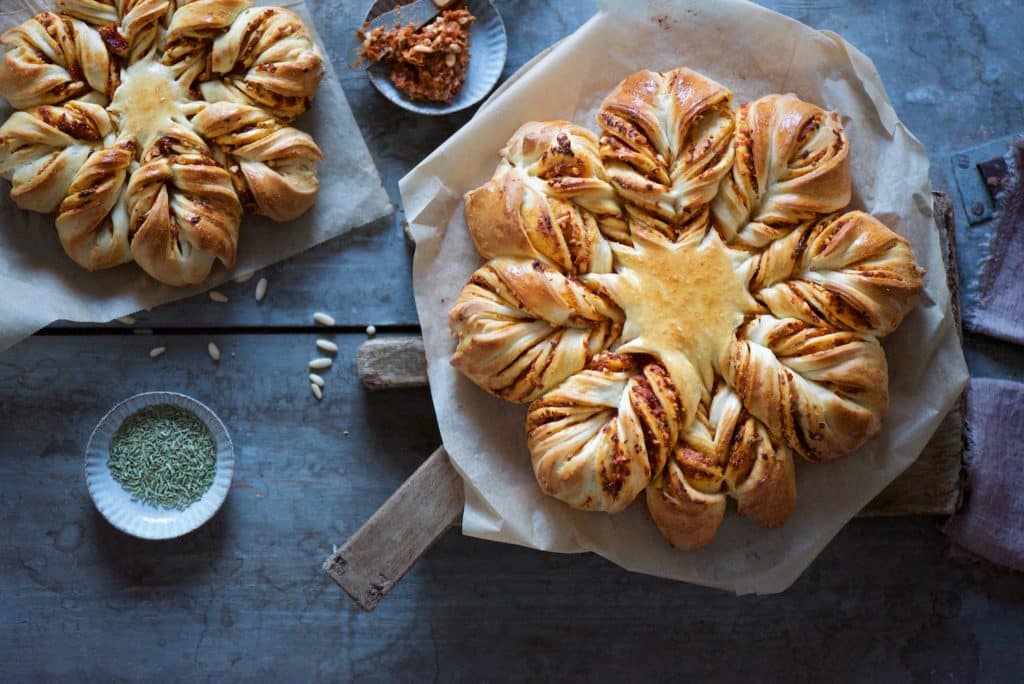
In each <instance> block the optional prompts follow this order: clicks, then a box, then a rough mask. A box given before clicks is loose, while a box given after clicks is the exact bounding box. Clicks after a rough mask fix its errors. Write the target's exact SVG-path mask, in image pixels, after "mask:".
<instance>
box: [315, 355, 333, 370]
mask: <svg viewBox="0 0 1024 684" xmlns="http://www.w3.org/2000/svg"><path fill="white" fill-rule="evenodd" d="M332 363H334V361H332V360H331V359H329V358H327V357H326V356H321V357H320V358H318V359H313V360H312V361H310V362H309V367H310V368H312V369H313V370H324V369H325V368H330V367H331V364H332Z"/></svg>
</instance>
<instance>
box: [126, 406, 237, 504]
mask: <svg viewBox="0 0 1024 684" xmlns="http://www.w3.org/2000/svg"><path fill="white" fill-rule="evenodd" d="M216 465H217V445H216V443H215V442H214V440H213V435H212V434H210V430H209V428H207V427H206V425H205V424H204V423H203V421H201V420H199V418H198V417H196V415H195V414H194V413H192V412H191V411H186V410H185V409H183V408H179V407H177V406H172V405H170V404H161V405H158V406H150V407H148V408H144V409H142V410H141V411H137V412H136V413H133V414H132V415H130V416H128V417H127V418H126V419H125V421H124V422H123V423H121V427H119V428H118V429H117V432H115V433H114V437H113V439H111V440H110V458H109V459H108V460H107V467H108V468H110V474H111V476H113V478H114V480H115V481H116V482H117V483H118V484H119V485H121V486H122V487H123V488H124V489H125V491H127V492H128V493H129V494H131V495H132V498H133V499H136V500H140V501H144V502H145V503H148V504H151V505H154V506H162V507H164V508H177V509H178V510H182V509H184V508H187V507H188V505H189V504H191V503H193V502H194V501H198V500H199V499H200V498H202V496H203V494H205V493H206V490H208V489H209V488H210V486H211V485H212V484H213V476H214V473H215V471H216Z"/></svg>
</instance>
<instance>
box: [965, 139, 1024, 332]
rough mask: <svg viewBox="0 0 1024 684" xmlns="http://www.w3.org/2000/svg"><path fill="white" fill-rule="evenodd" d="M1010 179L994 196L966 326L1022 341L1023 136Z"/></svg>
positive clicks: (1013, 152)
mask: <svg viewBox="0 0 1024 684" xmlns="http://www.w3.org/2000/svg"><path fill="white" fill-rule="evenodd" d="M1010 173H1011V181H1010V183H1009V187H1008V188H1006V189H1005V190H1004V191H1003V192H1002V193H1001V194H1000V195H999V197H998V198H997V199H998V202H999V213H998V214H997V215H996V219H995V222H996V225H995V235H994V236H993V237H992V241H991V243H990V244H989V256H988V258H987V259H986V260H985V262H984V263H983V264H982V265H981V274H980V275H979V276H978V304H977V306H976V307H975V308H974V311H973V312H972V313H971V315H970V316H969V317H968V318H967V321H966V325H967V328H968V329H970V330H972V331H974V332H979V333H982V334H985V335H989V336H991V337H998V338H999V339H1003V340H1008V341H1010V342H1016V343H1017V344H1024V288H1022V284H1024V280H1022V278H1021V273H1022V272H1024V137H1021V138H1017V139H1016V140H1015V141H1014V143H1013V144H1012V145H1011V146H1010Z"/></svg>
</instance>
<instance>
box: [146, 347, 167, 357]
mask: <svg viewBox="0 0 1024 684" xmlns="http://www.w3.org/2000/svg"><path fill="white" fill-rule="evenodd" d="M165 351H167V347H153V348H152V349H150V350H149V358H151V359H155V358H156V357H158V356H160V355H161V354H163V353H164V352H165Z"/></svg>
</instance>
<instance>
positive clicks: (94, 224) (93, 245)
mask: <svg viewBox="0 0 1024 684" xmlns="http://www.w3.org/2000/svg"><path fill="white" fill-rule="evenodd" d="M134 156H135V143H134V142H132V141H130V140H122V141H120V142H118V143H117V144H115V145H113V146H112V147H109V148H105V149H101V150H97V151H96V152H93V153H92V154H91V155H90V156H89V158H88V159H87V160H86V161H85V164H83V165H82V168H81V169H80V170H79V171H78V174H77V175H76V176H75V180H74V181H73V182H72V183H71V187H69V188H68V190H67V196H66V197H65V198H64V201H62V202H61V203H60V207H59V208H58V210H57V235H58V236H59V237H60V244H61V245H62V246H63V247H64V251H65V252H67V254H68V256H70V257H71V258H72V259H74V260H75V263H77V264H78V265H79V266H81V267H82V268H85V269H88V270H90V271H95V270H99V269H103V268H113V267H114V266H119V265H121V264H123V263H125V262H127V261H130V260H131V258H132V254H131V247H130V245H129V239H128V213H127V210H126V209H125V206H124V186H125V179H126V178H127V176H128V169H129V167H130V166H131V163H132V159H133V158H134Z"/></svg>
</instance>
